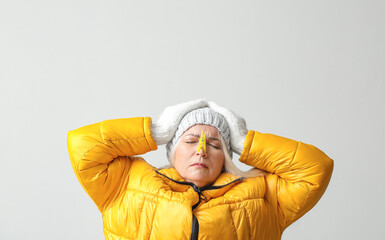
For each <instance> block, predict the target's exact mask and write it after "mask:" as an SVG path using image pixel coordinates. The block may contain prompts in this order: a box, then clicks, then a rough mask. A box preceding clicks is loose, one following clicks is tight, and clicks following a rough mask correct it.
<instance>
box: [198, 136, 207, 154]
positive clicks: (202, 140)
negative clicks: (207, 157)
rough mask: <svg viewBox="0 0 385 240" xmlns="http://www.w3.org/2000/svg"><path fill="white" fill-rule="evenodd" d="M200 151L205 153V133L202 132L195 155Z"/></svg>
mask: <svg viewBox="0 0 385 240" xmlns="http://www.w3.org/2000/svg"><path fill="white" fill-rule="evenodd" d="M201 149H203V152H204V153H206V131H205V133H204V134H203V130H202V131H201V137H200V139H199V146H198V150H197V153H199V151H200V150H201Z"/></svg>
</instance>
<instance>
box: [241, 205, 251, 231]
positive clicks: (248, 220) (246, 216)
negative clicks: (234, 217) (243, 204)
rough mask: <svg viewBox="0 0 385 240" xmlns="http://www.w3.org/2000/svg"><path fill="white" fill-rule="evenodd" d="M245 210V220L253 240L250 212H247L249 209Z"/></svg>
mask: <svg viewBox="0 0 385 240" xmlns="http://www.w3.org/2000/svg"><path fill="white" fill-rule="evenodd" d="M243 210H244V211H245V218H246V220H247V225H248V226H249V229H250V231H249V239H251V229H252V228H251V221H250V217H249V212H248V211H247V208H243Z"/></svg>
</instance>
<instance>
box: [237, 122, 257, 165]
mask: <svg viewBox="0 0 385 240" xmlns="http://www.w3.org/2000/svg"><path fill="white" fill-rule="evenodd" d="M254 135H255V131H252V130H249V131H248V133H247V135H246V138H245V143H244V144H243V150H242V153H241V156H240V158H239V161H241V162H243V163H245V164H247V165H250V163H248V161H247V160H248V159H249V154H250V149H251V146H252V144H253V139H254Z"/></svg>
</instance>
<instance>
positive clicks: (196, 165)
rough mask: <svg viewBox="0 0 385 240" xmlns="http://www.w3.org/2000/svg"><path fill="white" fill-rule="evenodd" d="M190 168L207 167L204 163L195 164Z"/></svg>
mask: <svg viewBox="0 0 385 240" xmlns="http://www.w3.org/2000/svg"><path fill="white" fill-rule="evenodd" d="M190 166H192V167H196V168H207V165H206V164H204V163H194V164H191V165H190Z"/></svg>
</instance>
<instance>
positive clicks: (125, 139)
mask: <svg viewBox="0 0 385 240" xmlns="http://www.w3.org/2000/svg"><path fill="white" fill-rule="evenodd" d="M136 139H146V137H137V138H122V139H114V140H107V141H103V142H99V143H98V144H96V145H95V146H93V147H92V148H90V149H89V150H88V151H87V152H85V153H84V154H83V155H82V157H81V158H80V160H84V159H83V158H84V157H85V156H86V155H87V154H88V153H89V152H91V151H92V150H94V148H96V147H98V146H100V145H107V143H111V142H117V141H123V140H124V141H127V140H136ZM146 140H147V139H146ZM146 142H147V141H146ZM147 146H148V143H147ZM118 157H119V156H118ZM126 157H130V156H126ZM114 159H115V158H114ZM80 162H81V161H79V162H78V165H77V167H76V170H77V171H78V169H79V164H80ZM91 162H94V161H91ZM101 164H106V163H101Z"/></svg>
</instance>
